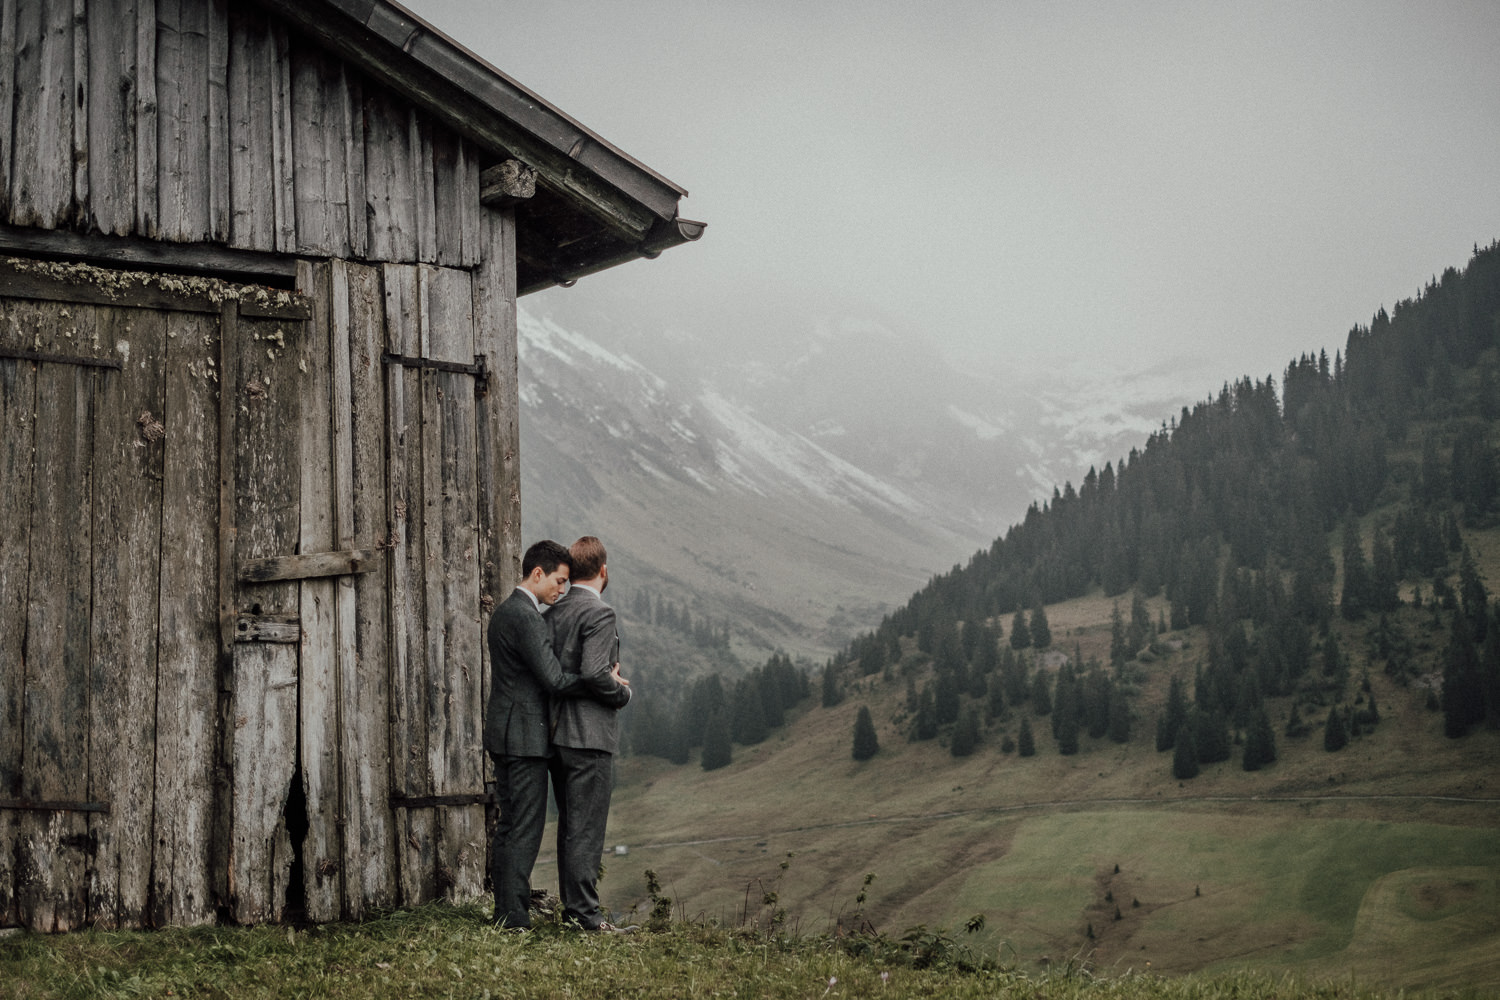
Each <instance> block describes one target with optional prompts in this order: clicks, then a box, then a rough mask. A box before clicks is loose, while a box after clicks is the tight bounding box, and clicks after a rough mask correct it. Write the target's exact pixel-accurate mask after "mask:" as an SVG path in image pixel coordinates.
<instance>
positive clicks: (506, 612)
mask: <svg viewBox="0 0 1500 1000" xmlns="http://www.w3.org/2000/svg"><path fill="white" fill-rule="evenodd" d="M605 556H606V554H605V550H604V545H603V544H602V543H601V542H600V541H599V539H597V538H595V537H593V536H592V535H585V536H584V537H582V538H580V539H578V541H576V542H574V543H573V545H572V547H571V548H566V549H565V548H563V547H562V546H561V545H559V544H558V543H557V542H553V541H541V542H537V543H536V544H535V545H532V546H531V547H530V548H529V549H527V550H526V554H525V555H524V556H523V557H522V560H521V582H520V584H518V585H517V587H516V589H515V591H514V592H512V593H511V595H510V596H509V597H508V598H506V599H505V600H504V601H503V602H501V604H500V606H499V607H497V608H496V609H495V611H494V614H492V615H491V616H490V625H489V636H488V638H489V649H490V674H491V685H490V701H489V706H488V710H487V711H486V713H485V726H484V747H485V750H487V751H488V752H489V754H490V757H491V759H492V760H493V761H494V764H495V796H496V800H497V804H498V806H499V811H500V821H499V824H498V825H497V826H496V828H495V834H494V839H493V840H492V841H491V843H490V874H491V878H492V880H493V882H494V888H495V921H496V922H497V923H499V924H502V925H503V926H506V927H521V928H524V927H529V926H531V917H530V914H529V912H528V906H529V904H530V900H531V869H532V866H533V865H534V864H535V863H536V857H537V852H538V851H539V850H540V849H541V843H542V830H543V827H544V826H545V824H546V821H547V778H548V775H549V774H550V775H551V777H552V784H553V790H554V796H555V798H556V800H557V814H558V821H557V865H558V886H559V890H560V895H561V896H562V902H563V913H564V917H565V919H567V920H569V921H572V922H574V923H576V924H577V925H578V926H579V927H581V928H583V929H584V930H589V931H600V932H606V933H608V932H618V931H620V930H621V928H617V927H615V926H614V925H612V924H610V923H609V922H608V921H606V920H604V919H603V916H602V914H601V911H600V906H599V893H598V872H599V861H600V858H601V857H602V855H603V853H604V825H605V819H606V818H607V816H608V814H609V799H610V790H611V788H612V785H613V763H614V753H615V750H616V749H617V748H618V746H619V739H620V736H619V733H620V729H619V718H618V715H617V713H618V712H619V710H620V709H621V708H622V707H624V706H625V704H626V703H627V702H628V701H630V682H629V681H627V680H625V679H624V678H622V677H621V676H620V664H619V655H620V635H619V630H618V627H617V623H616V620H615V612H614V609H613V608H611V607H610V606H609V605H608V604H606V603H605V602H604V596H603V595H604V589H605V587H607V586H608V585H609V567H608V565H607V564H606V562H605ZM544 605H546V606H550V609H551V610H550V613H549V614H547V615H546V616H545V617H543V606H544Z"/></svg>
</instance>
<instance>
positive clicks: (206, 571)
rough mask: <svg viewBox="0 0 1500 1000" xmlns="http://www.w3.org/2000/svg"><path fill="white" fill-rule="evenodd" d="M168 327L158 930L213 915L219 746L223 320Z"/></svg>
mask: <svg viewBox="0 0 1500 1000" xmlns="http://www.w3.org/2000/svg"><path fill="white" fill-rule="evenodd" d="M166 322H167V337H166V359H165V372H166V402H165V405H164V407H163V410H164V413H163V415H162V421H161V422H162V424H163V430H164V437H163V439H162V440H163V442H164V443H165V445H166V451H165V453H164V455H163V461H162V498H163V503H162V519H161V551H162V559H161V579H160V583H159V590H158V595H159V596H158V607H159V609H160V632H159V636H158V649H157V702H156V734H157V738H156V740H157V741H156V792H155V802H156V807H155V812H154V813H153V815H152V832H151V841H152V845H153V851H154V855H153V858H152V869H151V897H150V898H151V912H150V914H149V922H150V923H151V924H152V925H153V926H157V927H162V926H167V925H170V924H177V925H191V924H199V923H205V922H207V921H209V920H211V919H213V916H214V900H213V898H212V896H211V892H210V886H211V871H210V865H209V855H210V847H211V840H212V836H213V807H214V791H213V788H214V786H213V776H214V758H215V747H216V745H217V744H218V742H219V741H218V729H217V724H216V723H217V708H218V684H217V671H216V669H215V664H216V663H217V662H218V648H219V634H218V615H217V613H216V612H217V589H218V588H217V581H218V550H219V548H218V534H219V532H218V529H219V439H218V429H219V420H218V417H217V414H218V391H219V373H218V361H217V353H218V339H219V318H218V317H217V316H205V315H200V314H191V313H175V314H170V315H169V316H168V317H167V321H166ZM226 763H228V762H226Z"/></svg>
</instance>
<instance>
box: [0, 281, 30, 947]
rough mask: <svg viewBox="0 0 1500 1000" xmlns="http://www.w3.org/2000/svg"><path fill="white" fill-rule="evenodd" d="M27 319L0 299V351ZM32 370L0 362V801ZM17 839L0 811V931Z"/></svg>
mask: <svg viewBox="0 0 1500 1000" xmlns="http://www.w3.org/2000/svg"><path fill="white" fill-rule="evenodd" d="M35 313H36V307H35V306H33V305H31V304H30V303H16V302H14V301H11V300H9V299H4V298H0V344H6V345H10V344H18V343H21V342H24V343H26V344H28V345H29V344H30V343H32V338H31V336H30V333H31V331H32V329H33V328H34V326H35V323H36V316H35ZM23 338H24V339H23ZM37 367H38V366H37V365H35V364H32V363H31V362H29V361H15V360H7V359H4V358H0V518H3V519H4V522H5V523H6V524H7V525H11V526H12V527H11V529H10V530H7V531H3V532H0V794H5V795H8V796H18V795H19V793H20V791H21V760H22V756H21V750H22V747H23V745H24V739H23V738H24V730H23V728H22V719H23V706H24V705H25V677H26V663H25V659H24V655H25V648H26V647H25V636H26V606H27V600H28V594H29V591H28V587H29V579H30V574H29V569H28V567H29V564H30V553H31V516H30V513H29V510H30V506H31V489H32V485H31V484H32V475H33V473H32V453H33V448H34V446H35V441H34V432H35V427H36V421H35V420H34V419H33V414H34V413H35V412H36V406H37V403H36V371H37ZM20 836H21V816H20V814H19V813H15V812H6V811H4V810H0V924H5V925H14V924H16V923H17V922H18V921H19V919H20V910H19V905H18V904H19V900H18V891H19V889H20V885H19V883H18V879H19V876H20V872H19V871H18V870H17V867H16V858H17V851H18V849H19V846H20Z"/></svg>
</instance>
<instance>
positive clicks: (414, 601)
mask: <svg viewBox="0 0 1500 1000" xmlns="http://www.w3.org/2000/svg"><path fill="white" fill-rule="evenodd" d="M382 274H383V277H384V281H383V285H384V290H385V336H386V344H385V349H386V350H387V351H390V352H392V353H395V354H418V353H420V351H421V333H422V332H421V315H422V310H421V303H420V291H419V289H420V282H419V280H418V274H417V268H415V267H411V266H404V265H387V266H386V267H385V268H383V270H382ZM385 377H386V387H387V406H386V419H387V421H388V424H387V444H386V452H387V455H388V456H389V463H390V464H389V467H388V474H389V477H390V483H389V504H390V512H389V519H390V525H391V539H390V541H391V543H392V549H391V577H390V580H391V593H390V606H391V642H390V662H391V788H392V791H393V793H396V794H399V795H402V796H418V795H430V794H432V788H433V778H432V773H431V770H430V768H429V766H428V743H429V733H428V726H427V716H428V688H427V677H426V664H427V649H426V643H427V588H426V576H427V574H426V572H425V570H424V565H425V563H426V554H425V553H426V548H425V540H426V539H425V534H424V531H423V525H424V523H425V517H424V514H423V510H424V505H425V503H426V499H425V494H424V491H423V487H424V480H423V475H422V426H421V418H422V410H421V383H420V375H419V374H418V372H416V371H414V370H409V369H404V368H400V367H397V366H390V367H388V368H387V370H386V376H385ZM395 823H396V849H397V852H398V854H397V857H398V891H399V895H400V902H401V903H402V905H408V906H409V905H414V904H416V903H420V902H425V901H428V900H431V899H433V898H435V897H436V895H437V892H438V889H437V864H436V854H435V851H436V841H435V838H434V828H433V823H434V813H433V810H432V809H431V808H425V809H407V810H403V811H401V812H400V813H398V814H397V815H396V817H395Z"/></svg>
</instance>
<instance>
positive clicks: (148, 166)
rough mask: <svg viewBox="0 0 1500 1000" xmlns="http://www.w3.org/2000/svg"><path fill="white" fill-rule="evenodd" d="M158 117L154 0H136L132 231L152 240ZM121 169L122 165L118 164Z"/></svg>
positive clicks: (157, 213) (157, 202) (156, 220)
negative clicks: (134, 214) (134, 218)
mask: <svg viewBox="0 0 1500 1000" xmlns="http://www.w3.org/2000/svg"><path fill="white" fill-rule="evenodd" d="M158 123H159V115H158V114H157V108H156V0H137V4H136V11H135V211H136V220H135V232H136V234H137V235H139V236H144V237H147V238H148V239H154V238H156V237H157V236H158V235H160V231H161V223H160V220H161V184H160V181H159V180H158V177H157V166H158V164H159V162H160V154H159V150H160V148H161V144H160V137H159V136H158V135H157V126H158ZM121 166H122V168H123V167H124V166H125V165H124V164H122V165H121Z"/></svg>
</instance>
